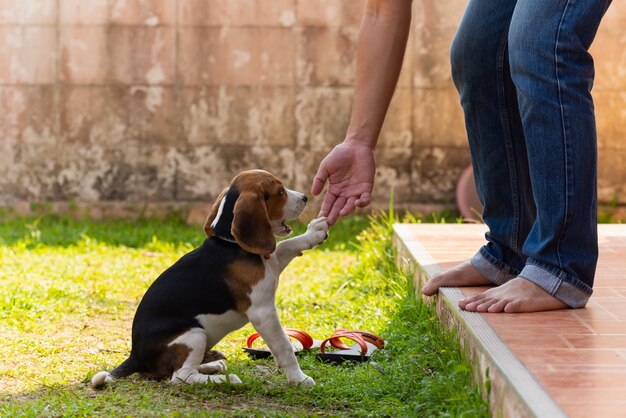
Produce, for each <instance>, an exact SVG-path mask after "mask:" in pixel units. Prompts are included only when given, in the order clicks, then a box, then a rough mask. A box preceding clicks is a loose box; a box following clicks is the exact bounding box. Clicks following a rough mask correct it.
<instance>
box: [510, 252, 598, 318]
mask: <svg viewBox="0 0 626 418" xmlns="http://www.w3.org/2000/svg"><path fill="white" fill-rule="evenodd" d="M519 276H520V277H522V278H524V279H526V280H528V281H530V282H533V283H534V284H536V285H537V286H539V287H540V288H542V289H543V290H545V291H546V292H548V293H549V294H550V295H552V296H554V297H555V298H557V299H558V300H560V301H561V302H563V303H565V304H566V305H567V306H569V307H570V308H583V307H585V305H586V304H587V302H588V301H589V298H590V297H591V293H592V292H593V289H592V288H590V287H589V286H588V285H586V284H585V283H583V282H582V281H580V280H578V279H577V278H575V277H569V278H563V277H561V276H560V275H559V274H558V273H557V274H555V273H552V272H550V271H549V270H548V269H547V268H544V267H542V266H539V265H537V264H533V262H532V260H530V259H529V260H528V261H527V263H526V266H525V267H524V269H523V270H522V271H521V272H520V274H519Z"/></svg>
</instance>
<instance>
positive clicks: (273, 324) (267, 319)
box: [248, 307, 315, 386]
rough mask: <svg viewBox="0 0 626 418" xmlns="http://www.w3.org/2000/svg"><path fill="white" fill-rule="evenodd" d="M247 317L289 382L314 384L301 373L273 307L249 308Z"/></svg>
mask: <svg viewBox="0 0 626 418" xmlns="http://www.w3.org/2000/svg"><path fill="white" fill-rule="evenodd" d="M248 319H250V322H252V325H253V326H254V328H255V329H256V330H257V332H258V333H259V334H261V337H263V339H264V340H265V342H266V343H267V345H268V347H269V348H270V351H271V352H272V355H273V356H274V358H275V359H276V363H278V366H279V367H281V368H282V369H283V370H284V371H285V374H286V375H287V381H288V382H289V383H294V384H302V385H305V386H313V385H315V381H314V380H313V379H311V378H310V377H309V376H307V375H306V374H304V373H302V370H301V369H300V365H299V364H298V360H297V359H296V355H295V353H294V352H293V346H292V345H291V343H290V342H289V338H287V336H286V335H285V331H283V327H282V326H281V325H280V320H279V319H278V313H277V312H276V308H275V307H272V308H269V307H268V308H261V309H259V308H257V309H254V308H250V310H249V311H248Z"/></svg>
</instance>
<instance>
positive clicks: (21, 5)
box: [0, 0, 57, 25]
mask: <svg viewBox="0 0 626 418" xmlns="http://www.w3.org/2000/svg"><path fill="white" fill-rule="evenodd" d="M56 11H57V2H56V0H20V1H15V0H0V25H51V24H54V23H55V22H56Z"/></svg>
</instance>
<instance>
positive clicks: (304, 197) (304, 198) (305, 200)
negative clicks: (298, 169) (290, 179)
mask: <svg viewBox="0 0 626 418" xmlns="http://www.w3.org/2000/svg"><path fill="white" fill-rule="evenodd" d="M302 200H304V203H306V202H307V201H308V200H309V198H308V197H306V195H304V196H302Z"/></svg>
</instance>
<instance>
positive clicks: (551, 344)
mask: <svg viewBox="0 0 626 418" xmlns="http://www.w3.org/2000/svg"><path fill="white" fill-rule="evenodd" d="M498 335H499V336H500V338H502V341H504V343H505V344H506V345H507V346H508V347H509V348H510V349H512V350H514V351H517V350H519V351H520V352H521V351H523V350H534V349H536V348H538V347H545V348H551V349H554V348H569V346H568V345H567V343H566V342H565V341H563V339H562V338H561V337H560V336H558V335H545V334H526V335H519V334H517V333H504V332H499V333H498Z"/></svg>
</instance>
